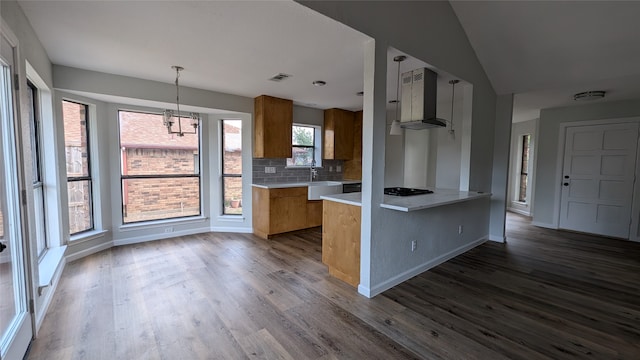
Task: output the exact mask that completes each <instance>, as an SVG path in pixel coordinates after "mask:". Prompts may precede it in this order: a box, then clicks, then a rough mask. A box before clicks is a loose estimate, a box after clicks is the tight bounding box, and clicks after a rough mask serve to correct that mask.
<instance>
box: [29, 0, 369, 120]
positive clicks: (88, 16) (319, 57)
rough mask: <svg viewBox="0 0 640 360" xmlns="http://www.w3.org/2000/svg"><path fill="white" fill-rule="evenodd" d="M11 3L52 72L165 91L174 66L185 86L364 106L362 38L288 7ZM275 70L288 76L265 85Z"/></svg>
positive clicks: (305, 10) (325, 104)
mask: <svg viewBox="0 0 640 360" xmlns="http://www.w3.org/2000/svg"><path fill="white" fill-rule="evenodd" d="M19 4H20V6H21V7H22V9H23V10H24V12H25V14H26V16H27V18H28V19H29V21H30V22H31V25H32V26H33V28H34V30H35V32H36V34H37V35H38V37H39V39H40V41H41V42H42V44H43V45H44V47H45V49H46V51H47V53H48V54H49V57H50V59H51V61H52V62H53V63H54V64H58V65H65V66H71V67H77V68H82V69H88V70H94V71H100V72H106V73H112V74H118V75H125V76H132V77H136V78H142V79H148V80H156V81H162V82H167V83H173V81H174V79H175V71H174V70H172V69H171V65H181V66H183V67H184V68H185V70H184V71H183V72H182V73H181V75H180V84H181V85H185V86H190V87H195V88H200V89H207V90H214V91H220V92H224V93H229V94H235V95H242V96H247V97H255V96H258V95H261V94H269V95H272V96H278V97H284V98H288V99H293V100H294V101H295V102H296V103H297V104H302V105H309V106H312V107H318V108H330V107H340V108H345V109H354V110H355V109H361V108H362V98H361V97H359V96H357V95H356V93H357V92H359V91H362V87H363V68H364V66H363V58H364V53H363V44H364V42H365V41H366V40H367V39H368V37H367V36H365V35H363V34H361V33H359V32H357V31H355V30H353V29H351V28H349V27H347V26H345V25H342V24H340V23H338V22H336V21H334V20H332V19H329V18H327V17H325V16H321V15H319V14H317V13H316V12H314V11H312V10H310V9H308V8H306V7H304V6H302V5H300V4H297V3H294V2H292V1H188V0H186V1H185V0H182V1H175V0H174V1H55V0H54V1H33V0H21V1H19ZM280 72H282V73H286V74H290V75H293V76H292V77H291V78H289V79H287V80H284V81H282V82H280V83H277V82H273V81H269V80H268V79H269V78H271V77H272V76H273V75H275V74H277V73H280ZM314 80H323V81H326V82H327V85H326V86H324V87H316V86H313V85H312V82H313V81H314Z"/></svg>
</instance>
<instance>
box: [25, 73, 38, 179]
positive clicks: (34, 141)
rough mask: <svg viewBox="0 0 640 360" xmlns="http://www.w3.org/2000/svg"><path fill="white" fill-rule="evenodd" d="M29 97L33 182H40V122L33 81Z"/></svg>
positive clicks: (29, 89)
mask: <svg viewBox="0 0 640 360" xmlns="http://www.w3.org/2000/svg"><path fill="white" fill-rule="evenodd" d="M28 85H29V86H28V89H27V98H28V101H29V106H28V108H27V111H28V112H29V120H30V122H31V128H30V142H31V174H32V176H33V183H37V182H40V169H39V160H40V159H39V153H40V149H39V144H38V130H39V129H38V126H39V124H38V122H37V118H36V116H37V114H36V89H35V88H33V86H32V85H31V83H29V84H28Z"/></svg>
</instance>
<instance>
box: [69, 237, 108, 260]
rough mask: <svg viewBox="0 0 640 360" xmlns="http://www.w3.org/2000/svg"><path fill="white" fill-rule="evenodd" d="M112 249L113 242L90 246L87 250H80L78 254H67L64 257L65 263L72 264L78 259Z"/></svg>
mask: <svg viewBox="0 0 640 360" xmlns="http://www.w3.org/2000/svg"><path fill="white" fill-rule="evenodd" d="M111 247H113V242H112V241H107V242H103V243H100V244H98V245H96V246H92V247H90V248H88V249H84V250H80V251H78V252H74V253H72V254H69V255H67V256H66V258H65V259H66V261H67V262H72V261H76V260H78V259H82V258H83V257H87V256H89V255H92V254H95V253H97V252H100V251H102V250H106V249H109V248H111Z"/></svg>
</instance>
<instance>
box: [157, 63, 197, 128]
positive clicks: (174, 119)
mask: <svg viewBox="0 0 640 360" xmlns="http://www.w3.org/2000/svg"><path fill="white" fill-rule="evenodd" d="M171 68H172V69H175V70H176V111H173V110H165V111H164V122H163V124H164V126H165V127H166V128H167V131H168V133H169V135H171V134H175V135H178V136H184V134H197V133H198V122H199V121H200V114H198V113H194V112H192V113H190V114H189V116H188V117H187V116H182V114H180V85H179V84H178V79H179V78H180V71H182V70H184V68H183V67H182V66H178V65H174V66H172V67H171ZM183 119H185V120H189V125H191V127H193V131H183V130H182V120H183ZM175 123H177V124H178V130H177V131H175V130H173V129H172V128H173V124H175Z"/></svg>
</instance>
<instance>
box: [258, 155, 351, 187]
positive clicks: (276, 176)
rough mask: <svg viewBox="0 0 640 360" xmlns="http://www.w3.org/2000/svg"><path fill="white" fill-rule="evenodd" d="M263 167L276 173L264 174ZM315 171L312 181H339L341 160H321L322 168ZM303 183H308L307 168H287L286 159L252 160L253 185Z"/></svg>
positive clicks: (342, 166) (340, 178)
mask: <svg viewBox="0 0 640 360" xmlns="http://www.w3.org/2000/svg"><path fill="white" fill-rule="evenodd" d="M338 166H340V167H341V171H340V172H337V167H338ZM265 167H273V168H275V171H276V172H275V173H273V174H272V173H265ZM316 169H317V170H318V175H317V176H316V178H315V179H314V181H328V180H333V181H340V180H342V172H343V171H344V164H343V161H342V160H322V167H317V168H316ZM330 170H333V171H330ZM304 181H309V168H287V159H253V179H252V182H253V183H254V184H258V183H281V182H304Z"/></svg>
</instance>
